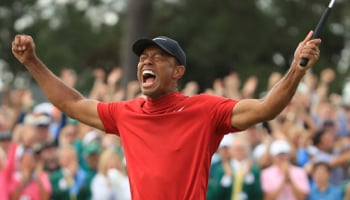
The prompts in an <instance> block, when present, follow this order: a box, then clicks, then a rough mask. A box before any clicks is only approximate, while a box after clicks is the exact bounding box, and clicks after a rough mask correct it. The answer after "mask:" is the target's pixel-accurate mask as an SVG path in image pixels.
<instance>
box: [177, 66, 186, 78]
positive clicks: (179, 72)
mask: <svg viewBox="0 0 350 200" xmlns="http://www.w3.org/2000/svg"><path fill="white" fill-rule="evenodd" d="M185 70H186V69H185V66H183V65H177V66H175V71H174V78H176V79H180V78H182V76H183V75H184V73H185Z"/></svg>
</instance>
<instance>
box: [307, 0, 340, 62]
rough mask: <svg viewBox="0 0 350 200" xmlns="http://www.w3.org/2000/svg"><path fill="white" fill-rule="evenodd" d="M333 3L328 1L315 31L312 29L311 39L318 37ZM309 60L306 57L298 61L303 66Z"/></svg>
mask: <svg viewBox="0 0 350 200" xmlns="http://www.w3.org/2000/svg"><path fill="white" fill-rule="evenodd" d="M333 4H334V0H332V1H331V2H330V3H329V6H328V8H327V9H326V11H325V12H324V13H323V15H322V17H321V19H320V21H319V22H318V24H317V26H316V28H315V31H314V34H313V35H312V39H315V38H318V36H319V34H320V32H321V29H322V28H323V26H324V24H325V23H326V21H327V18H328V16H329V13H330V12H331V10H332V7H333ZM308 62H309V59H307V58H302V60H301V61H300V65H301V66H303V67H305V66H306V65H307V63H308Z"/></svg>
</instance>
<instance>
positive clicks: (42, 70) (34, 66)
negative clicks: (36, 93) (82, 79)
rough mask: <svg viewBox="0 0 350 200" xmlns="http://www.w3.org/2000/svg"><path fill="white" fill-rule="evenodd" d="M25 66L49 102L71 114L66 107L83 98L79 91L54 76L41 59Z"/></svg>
mask: <svg viewBox="0 0 350 200" xmlns="http://www.w3.org/2000/svg"><path fill="white" fill-rule="evenodd" d="M23 64H24V65H25V67H26V68H27V70H28V71H29V72H30V73H31V74H32V76H33V77H34V79H35V80H36V81H37V83H38V84H39V85H40V87H41V88H42V90H43V91H44V93H45V95H46V97H47V98H48V99H49V101H50V102H52V103H53V104H54V105H55V106H56V107H58V108H59V109H60V110H63V111H64V112H66V113H67V112H68V113H69V109H67V107H66V105H67V104H69V103H71V102H74V101H77V100H79V99H82V98H83V96H82V95H81V94H80V93H79V92H78V91H76V90H75V89H73V88H71V87H68V86H67V85H66V84H65V83H64V82H63V81H61V80H60V79H59V78H58V77H57V76H56V75H54V74H53V73H52V72H51V71H50V70H49V69H48V68H47V67H46V66H45V65H44V63H42V61H41V60H40V59H39V58H37V59H34V60H31V61H29V62H27V63H23ZM62 94H64V95H62Z"/></svg>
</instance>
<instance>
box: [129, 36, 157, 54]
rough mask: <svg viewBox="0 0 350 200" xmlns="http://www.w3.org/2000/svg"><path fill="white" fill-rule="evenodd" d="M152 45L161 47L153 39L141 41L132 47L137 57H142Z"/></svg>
mask: <svg viewBox="0 0 350 200" xmlns="http://www.w3.org/2000/svg"><path fill="white" fill-rule="evenodd" d="M151 45H157V46H159V45H158V44H157V43H155V42H154V41H152V40H151V39H146V38H144V39H139V40H137V41H136V42H135V43H134V44H133V45H132V50H133V52H134V53H135V54H136V55H137V56H140V55H141V53H142V52H143V50H145V49H146V48H147V47H149V46H151Z"/></svg>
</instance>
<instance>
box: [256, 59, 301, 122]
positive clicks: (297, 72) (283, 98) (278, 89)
mask: <svg viewBox="0 0 350 200" xmlns="http://www.w3.org/2000/svg"><path fill="white" fill-rule="evenodd" d="M304 74H305V70H303V69H299V68H298V66H292V67H291V68H290V69H289V71H288V72H287V74H286V75H285V76H284V77H283V78H282V79H281V80H280V81H279V82H277V83H276V84H275V85H274V87H273V88H272V89H271V90H270V91H269V92H268V93H267V95H266V96H265V98H264V99H263V103H264V105H265V106H264V107H265V109H266V110H267V111H270V113H269V116H270V117H269V118H270V119H273V118H274V117H275V116H277V115H278V114H279V113H280V112H281V111H282V110H283V109H284V108H285V107H286V106H287V105H288V103H289V102H290V100H291V99H292V97H293V95H294V93H295V91H296V89H297V87H298V85H299V82H300V80H301V79H302V78H303V76H304Z"/></svg>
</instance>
